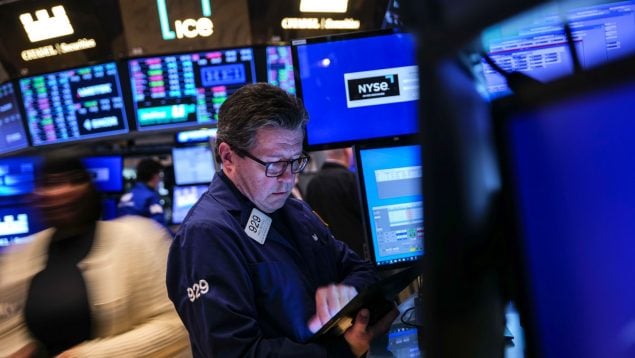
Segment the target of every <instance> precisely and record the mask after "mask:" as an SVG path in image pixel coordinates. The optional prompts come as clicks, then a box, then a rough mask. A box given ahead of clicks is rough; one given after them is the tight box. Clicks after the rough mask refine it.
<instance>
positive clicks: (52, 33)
mask: <svg viewBox="0 0 635 358" xmlns="http://www.w3.org/2000/svg"><path fill="white" fill-rule="evenodd" d="M51 12H52V13H53V16H52V17H51V16H49V13H48V11H47V10H46V9H41V10H37V11H36V12H35V17H36V18H37V20H33V16H31V14H30V13H28V12H26V13H24V14H21V15H20V22H21V23H22V26H23V27H24V30H25V31H26V34H27V36H28V37H29V41H31V42H36V41H42V40H48V39H53V38H56V37H61V36H66V35H71V34H72V33H73V32H75V30H73V26H72V25H71V21H70V19H69V18H68V16H67V15H66V10H64V6H62V5H57V6H53V7H52V8H51Z"/></svg>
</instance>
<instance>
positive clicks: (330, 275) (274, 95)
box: [166, 83, 398, 357]
mask: <svg viewBox="0 0 635 358" xmlns="http://www.w3.org/2000/svg"><path fill="white" fill-rule="evenodd" d="M307 117H308V115H307V113H306V110H305V109H304V106H303V105H302V102H301V101H300V100H299V99H298V98H296V97H294V96H293V95H290V94H288V93H287V92H285V91H284V90H282V89H280V88H278V87H275V86H272V85H269V84H265V83H258V84H251V85H246V86H243V87H241V89H239V90H238V91H236V92H235V93H234V94H232V95H231V96H230V97H229V98H228V99H227V100H226V101H225V102H224V103H223V105H222V107H221V109H220V113H219V119H218V133H217V140H216V148H215V151H216V153H215V154H216V158H217V160H218V161H220V162H222V168H223V169H222V171H220V172H219V173H218V174H217V175H215V176H214V179H213V180H212V183H211V185H210V187H209V190H208V191H207V192H206V193H205V194H203V196H202V197H201V198H200V199H199V201H198V202H197V203H196V204H195V205H194V207H193V208H192V209H191V210H190V212H189V214H188V215H187V217H186V218H185V220H184V222H183V224H182V225H181V227H180V229H179V231H178V232H177V234H176V237H175V240H174V242H173V243H172V246H171V248H170V254H169V256H168V272H167V278H166V281H167V287H168V295H169V297H170V299H171V300H172V302H173V303H174V306H175V307H176V310H177V311H178V313H179V315H180V317H181V319H182V320H183V322H184V323H185V326H186V327H187V329H188V331H189V334H190V340H191V343H192V352H193V353H194V355H195V356H196V357H271V356H286V357H291V356H293V357H298V356H302V357H326V356H331V357H349V356H356V357H359V356H361V355H363V354H364V353H365V352H367V351H368V348H369V346H370V342H371V341H372V340H373V338H374V337H375V336H377V335H381V334H383V333H385V332H386V331H387V330H388V328H389V327H390V324H391V323H392V321H393V319H394V318H395V317H396V315H397V314H398V311H397V310H394V311H392V312H390V313H389V314H387V315H386V316H384V317H382V318H380V319H379V321H378V322H377V323H376V324H374V325H372V326H371V325H369V324H368V322H369V319H370V315H369V311H368V310H367V309H362V310H361V311H360V312H359V313H358V315H357V317H356V319H355V322H354V323H353V324H352V325H351V326H350V327H349V328H348V329H347V330H346V331H345V332H344V333H343V334H342V335H341V336H337V337H333V338H330V339H328V340H325V341H321V342H319V343H312V342H309V340H310V339H311V337H312V336H313V333H314V332H316V331H318V330H319V328H320V327H322V326H323V325H324V324H325V323H326V322H327V321H328V320H329V319H330V318H331V317H332V316H333V315H335V314H336V313H337V311H339V310H340V309H341V308H342V307H343V306H344V305H345V304H346V303H348V302H349V301H350V300H351V299H352V298H353V297H354V296H355V295H356V294H357V292H359V291H360V290H362V289H364V288H366V287H368V286H369V285H371V284H372V283H374V282H376V281H377V279H378V277H377V272H376V271H375V269H374V267H373V266H372V265H371V264H370V263H369V262H367V261H366V260H363V259H362V258H361V257H359V255H357V254H356V253H355V252H353V251H352V250H351V249H350V248H348V247H347V246H346V245H345V244H344V243H342V242H340V241H337V240H335V239H334V238H333V236H332V234H331V232H330V231H329V230H328V228H327V227H326V226H325V225H324V224H323V223H322V221H321V220H320V219H319V218H318V217H317V216H316V215H315V214H314V213H313V212H312V211H311V209H310V208H309V207H308V205H307V204H306V203H304V202H302V201H300V200H297V199H295V198H291V197H290V193H291V189H292V188H293V185H294V182H295V177H296V174H297V173H299V172H301V171H302V170H303V169H304V168H305V166H306V165H307V163H308V160H309V158H308V156H307V155H306V154H304V153H303V152H302V142H303V137H304V128H305V126H306V121H307Z"/></svg>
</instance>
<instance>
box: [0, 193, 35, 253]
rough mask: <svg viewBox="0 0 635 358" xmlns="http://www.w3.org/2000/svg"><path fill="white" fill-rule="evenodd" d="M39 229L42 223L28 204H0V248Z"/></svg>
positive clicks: (17, 241)
mask: <svg viewBox="0 0 635 358" xmlns="http://www.w3.org/2000/svg"><path fill="white" fill-rule="evenodd" d="M41 230H44V225H43V224H42V223H41V221H40V220H39V219H38V216H37V215H36V214H35V211H34V210H33V209H31V208H30V207H29V206H28V205H26V204H24V203H20V204H15V205H10V206H0V250H1V249H2V247H6V246H9V245H11V244H14V243H19V242H20V241H21V240H24V238H26V237H28V236H29V235H31V234H34V233H36V232H38V231H41Z"/></svg>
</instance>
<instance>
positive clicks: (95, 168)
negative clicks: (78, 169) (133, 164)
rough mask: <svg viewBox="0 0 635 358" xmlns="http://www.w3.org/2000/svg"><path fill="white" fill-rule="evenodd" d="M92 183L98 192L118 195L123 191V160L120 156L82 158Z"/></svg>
mask: <svg viewBox="0 0 635 358" xmlns="http://www.w3.org/2000/svg"><path fill="white" fill-rule="evenodd" d="M82 162H83V163H84V166H85V167H86V170H87V171H88V172H90V174H91V176H92V178H93V183H94V184H95V186H96V187H97V189H99V190H100V191H103V192H107V193H118V192H121V191H122V190H123V158H122V157H121V156H120V155H101V156H95V157H87V158H82Z"/></svg>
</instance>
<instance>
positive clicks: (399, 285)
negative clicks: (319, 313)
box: [311, 263, 422, 341]
mask: <svg viewBox="0 0 635 358" xmlns="http://www.w3.org/2000/svg"><path fill="white" fill-rule="evenodd" d="M421 267H422V265H420V264H418V263H417V264H415V265H413V266H411V267H409V268H407V269H404V270H401V271H399V272H397V273H396V274H393V275H391V276H388V277H386V278H383V279H381V280H379V281H378V282H376V283H374V284H372V285H371V286H369V287H368V288H366V289H365V290H363V291H362V292H360V293H359V294H358V295H357V296H355V298H353V299H352V300H351V301H350V302H349V303H347V304H346V306H344V307H343V308H342V309H341V310H340V311H339V312H337V313H336V314H335V316H333V317H332V318H331V319H330V320H329V321H328V322H326V324H324V326H322V328H320V330H319V331H317V332H316V333H315V335H313V337H311V341H319V340H321V339H323V338H325V337H330V336H337V335H340V334H342V333H344V331H345V330H346V329H347V328H348V327H349V326H350V325H351V323H352V322H353V320H354V319H355V316H356V315H357V312H359V310H361V309H362V308H367V309H368V310H369V311H370V321H369V323H368V324H369V326H372V325H373V324H374V323H375V322H377V321H378V320H379V319H381V318H382V317H384V315H386V314H387V313H388V312H390V311H391V310H392V309H393V308H395V307H396V306H395V302H394V299H395V297H396V296H397V295H398V294H399V292H401V291H403V290H404V289H405V288H406V287H408V285H409V284H410V283H411V282H412V281H414V280H415V279H416V278H417V276H419V275H420V274H421Z"/></svg>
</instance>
